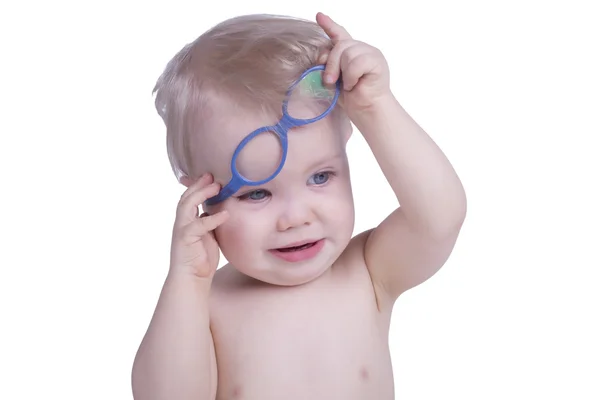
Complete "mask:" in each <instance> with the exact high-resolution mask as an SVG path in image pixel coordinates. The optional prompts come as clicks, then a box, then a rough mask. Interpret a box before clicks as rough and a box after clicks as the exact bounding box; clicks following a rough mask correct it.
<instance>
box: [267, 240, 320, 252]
mask: <svg viewBox="0 0 600 400" xmlns="http://www.w3.org/2000/svg"><path fill="white" fill-rule="evenodd" d="M315 244H317V242H311V243H306V244H303V245H301V246H292V247H283V248H280V249H276V250H277V251H281V252H283V253H289V252H292V251H300V250H305V249H309V248H311V247H313V246H314V245H315Z"/></svg>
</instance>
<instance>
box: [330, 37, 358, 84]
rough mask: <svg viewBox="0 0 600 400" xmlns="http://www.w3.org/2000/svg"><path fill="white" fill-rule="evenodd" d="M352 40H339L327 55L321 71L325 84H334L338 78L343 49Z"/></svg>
mask: <svg viewBox="0 0 600 400" xmlns="http://www.w3.org/2000/svg"><path fill="white" fill-rule="evenodd" d="M352 44H353V42H352V41H346V42H340V43H338V44H337V45H336V46H335V47H334V48H333V49H331V51H330V52H329V55H328V56H327V64H326V65H325V71H324V73H323V79H324V80H325V83H326V84H330V85H332V84H334V83H335V82H337V80H338V79H339V78H340V74H341V68H342V64H341V58H342V56H343V54H344V51H345V50H346V49H347V48H348V47H350V46H352Z"/></svg>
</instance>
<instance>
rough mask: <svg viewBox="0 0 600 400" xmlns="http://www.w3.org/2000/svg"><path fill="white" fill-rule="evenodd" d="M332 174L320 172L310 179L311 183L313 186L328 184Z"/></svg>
mask: <svg viewBox="0 0 600 400" xmlns="http://www.w3.org/2000/svg"><path fill="white" fill-rule="evenodd" d="M331 174H332V173H331V172H327V171H326V172H319V173H318V174H314V175H313V176H311V177H310V179H309V182H310V183H312V184H313V185H322V184H324V183H326V182H327V181H328V180H329V176H330V175H331Z"/></svg>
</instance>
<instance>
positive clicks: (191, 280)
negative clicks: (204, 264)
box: [165, 270, 213, 295]
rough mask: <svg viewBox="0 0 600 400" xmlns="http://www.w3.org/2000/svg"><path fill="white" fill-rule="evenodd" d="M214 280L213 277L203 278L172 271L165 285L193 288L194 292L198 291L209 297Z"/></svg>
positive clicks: (188, 273)
mask: <svg viewBox="0 0 600 400" xmlns="http://www.w3.org/2000/svg"><path fill="white" fill-rule="evenodd" d="M212 278H213V276H212V275H211V276H210V277H201V276H198V275H196V274H194V273H191V272H189V271H176V270H170V271H169V272H168V274H167V277H166V279H165V284H166V285H174V286H191V287H192V288H193V289H194V290H198V291H200V292H203V293H206V294H207V295H208V293H209V292H210V287H211V285H212Z"/></svg>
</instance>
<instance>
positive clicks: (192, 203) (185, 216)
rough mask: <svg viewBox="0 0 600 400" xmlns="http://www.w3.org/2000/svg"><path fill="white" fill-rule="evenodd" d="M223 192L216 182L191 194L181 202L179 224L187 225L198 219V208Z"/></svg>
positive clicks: (178, 213)
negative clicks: (220, 191)
mask: <svg viewBox="0 0 600 400" xmlns="http://www.w3.org/2000/svg"><path fill="white" fill-rule="evenodd" d="M219 190H221V185H219V184H218V183H216V182H213V183H211V184H209V185H208V186H205V187H203V188H200V189H197V190H196V191H195V192H191V193H190V194H189V195H188V196H186V197H185V198H184V199H182V200H181V201H180V202H179V205H178V207H177V216H176V219H177V220H178V224H182V223H183V224H185V223H187V222H190V221H192V220H193V219H195V218H197V217H198V213H199V210H198V207H199V206H200V205H201V204H202V203H204V202H205V201H206V200H208V199H209V198H211V197H213V196H216V195H217V194H218V193H219Z"/></svg>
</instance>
